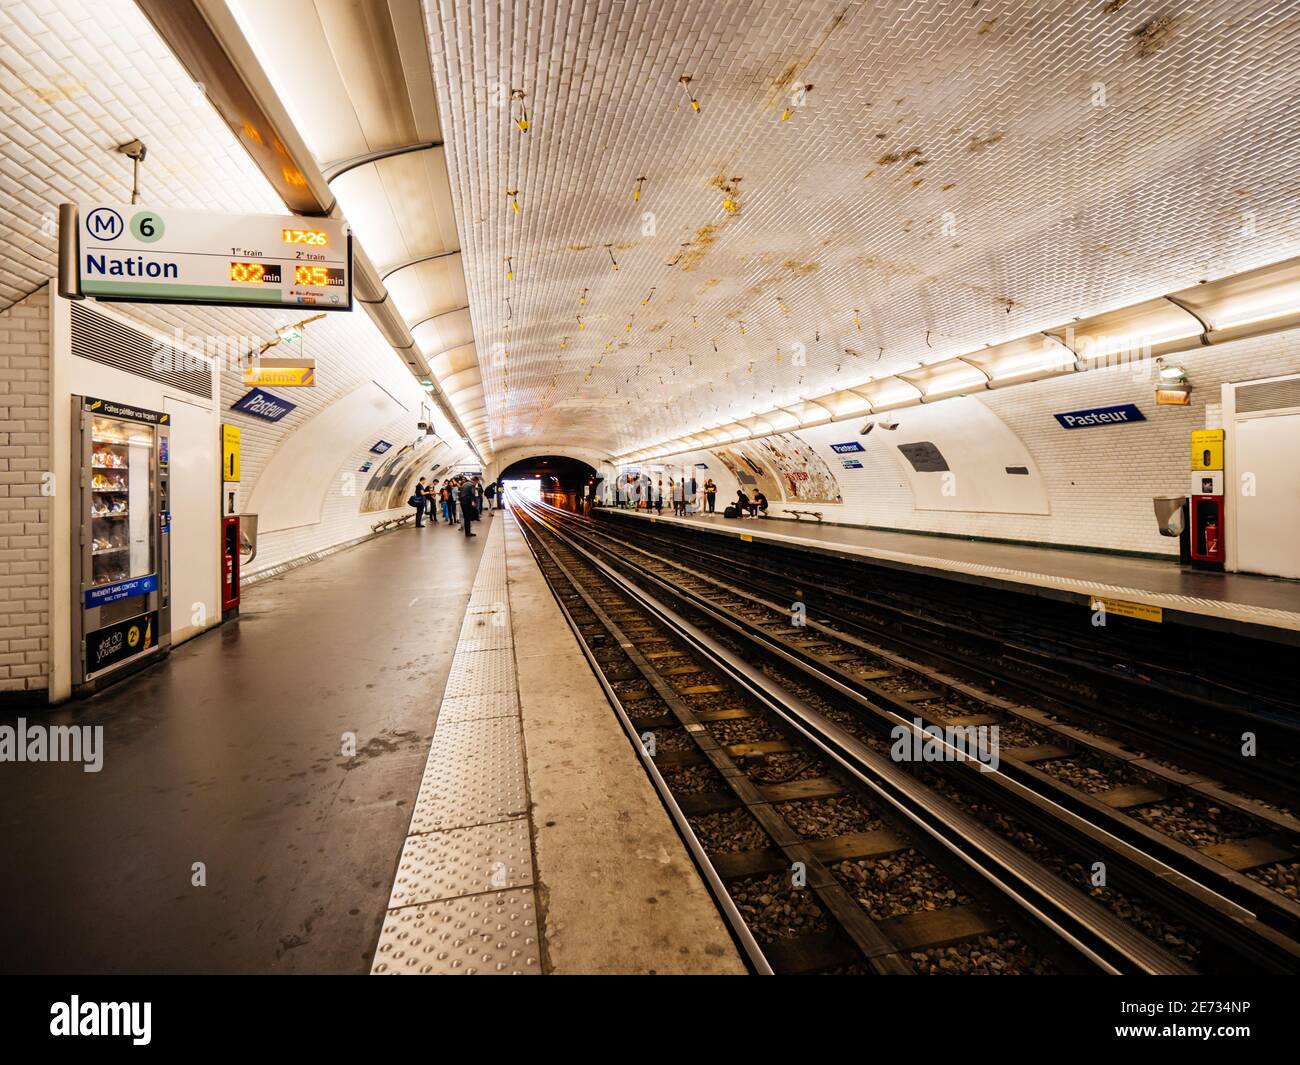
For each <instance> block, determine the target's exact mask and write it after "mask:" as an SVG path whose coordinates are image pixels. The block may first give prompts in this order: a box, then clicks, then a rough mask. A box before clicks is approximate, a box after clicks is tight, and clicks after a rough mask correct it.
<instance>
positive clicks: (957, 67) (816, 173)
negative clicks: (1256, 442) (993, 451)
mask: <svg viewBox="0 0 1300 1065" xmlns="http://www.w3.org/2000/svg"><path fill="white" fill-rule="evenodd" d="M424 6H425V11H426V16H427V23H428V29H429V34H430V52H431V55H432V59H433V69H434V77H435V82H436V89H437V94H438V102H439V109H440V117H441V124H442V129H443V132H444V136H445V138H446V141H447V148H446V158H447V164H448V168H449V171H450V175H451V182H452V190H453V196H454V201H455V205H456V208H457V214H458V217H459V222H460V228H461V238H462V243H463V252H464V259H465V273H466V280H467V285H468V290H469V303H470V307H471V311H472V316H473V324H474V330H475V334H476V338H477V342H478V350H479V352H480V353H482V354H483V357H482V358H481V360H480V361H481V363H482V367H483V380H484V387H485V393H486V399H487V404H488V411H489V416H490V421H491V430H492V437H493V443H494V446H495V448H496V449H497V450H498V451H499V450H502V449H504V448H507V447H510V446H513V445H515V444H524V443H528V442H530V441H536V440H545V441H548V442H553V443H557V444H563V443H568V444H572V445H583V446H592V447H603V448H608V449H610V450H612V451H615V452H625V451H628V450H632V449H634V448H636V447H639V446H642V445H648V444H652V443H655V442H657V441H660V440H663V439H665V438H668V437H674V436H679V435H682V434H684V433H690V432H694V431H697V430H700V429H703V428H706V427H708V426H712V425H717V424H720V423H723V422H728V421H732V420H734V419H736V418H743V417H745V416H746V415H748V414H750V413H754V412H758V411H764V410H769V409H771V408H773V407H775V406H778V405H792V404H795V403H797V402H798V401H799V400H800V399H802V398H807V397H811V396H815V395H819V394H824V393H826V392H829V391H832V390H834V389H836V388H842V387H847V386H850V385H856V384H860V383H862V382H864V381H866V380H867V379H869V378H873V377H878V376H882V375H884V374H888V373H892V372H895V371H899V370H905V369H907V368H910V367H913V366H916V365H917V364H919V363H928V362H931V361H936V360H939V359H941V358H945V357H948V356H951V355H955V354H960V353H963V352H967V351H970V350H972V349H973V348H976V347H979V346H980V345H983V344H985V343H989V342H993V341H998V340H1002V339H1006V338H1011V337H1016V336H1022V335H1025V334H1027V333H1030V332H1032V331H1034V330H1036V329H1040V328H1045V327H1049V326H1055V325H1059V324H1061V323H1062V322H1065V321H1068V320H1069V319H1070V318H1071V317H1073V316H1084V315H1088V314H1092V313H1095V312H1098V311H1102V310H1105V309H1108V308H1111V307H1117V306H1121V305H1125V304H1129V303H1134V302H1137V301H1139V300H1141V299H1144V298H1146V297H1148V296H1151V295H1155V294H1159V293H1163V292H1167V291H1172V290H1175V289H1177V288H1181V287H1184V286H1186V285H1189V284H1194V283H1195V282H1196V281H1198V280H1200V279H1202V278H1208V277H1218V276H1222V275H1225V274H1228V273H1234V272H1237V271H1240V270H1245V269H1249V268H1251V267H1254V266H1257V265H1260V264H1262V263H1266V262H1272V261H1275V260H1279V259H1283V258H1286V257H1289V256H1293V255H1296V254H1297V253H1300V212H1297V211H1296V203H1297V194H1298V193H1300V166H1298V165H1297V164H1300V64H1297V63H1296V62H1295V61H1294V56H1295V55H1296V53H1297V49H1298V48H1300V2H1297V0H1271V2H1261V0H1201V2H1199V3H1196V4H1170V3H1168V2H1167V0H1159V2H1157V0H1110V2H1103V0H1088V2H1084V3H1080V2H1063V0H1057V2H1051V0H1046V2H1044V0H974V2H970V0H962V2H954V3H941V2H935V0H915V2H912V3H898V2H888V3H886V2H863V3H846V2H844V0H836V2H829V0H802V2H800V3H795V4H792V3H789V2H788V0H737V2H732V3H702V2H700V0H641V2H634V0H629V2H626V3H619V2H613V0H598V2H585V3H584V2H578V0H575V2H571V3H570V2H563V0H537V2H530V3H522V2H520V3H514V4H501V3H495V2H486V0H424ZM683 75H687V76H689V77H690V78H691V81H690V83H689V87H688V88H689V92H690V93H691V94H693V95H694V97H695V98H696V99H697V100H698V101H699V105H700V109H699V111H698V112H696V111H695V110H694V109H693V108H692V106H691V103H690V97H689V96H688V89H687V88H686V87H683V85H682V84H681V83H680V81H679V79H680V78H681V77H682V76H683ZM800 85H811V86H812V89H811V91H809V92H808V93H807V95H806V98H805V99H804V101H803V103H802V106H795V107H793V108H792V110H793V114H792V115H791V116H790V118H789V119H788V121H782V112H783V110H785V108H786V107H787V106H788V105H789V103H790V101H791V93H792V91H793V90H795V89H796V88H797V87H798V86H800ZM512 89H522V90H523V91H524V93H525V94H526V95H525V104H526V106H527V108H528V117H529V119H530V120H531V128H530V129H529V130H528V131H527V132H523V131H521V130H520V129H519V128H518V127H517V125H516V124H515V123H514V122H513V121H512V118H514V117H517V116H518V105H517V104H514V105H513V106H512V105H511V103H510V94H511V90H512ZM641 177H644V178H645V181H644V183H643V185H642V194H641V197H640V200H639V201H635V200H634V199H633V192H634V189H635V188H636V187H637V182H638V178H641ZM736 178H739V179H740V180H739V182H738V183H736V182H735V179H736ZM724 187H726V188H732V189H734V190H735V192H734V193H733V200H734V201H736V202H738V204H739V210H738V211H736V212H735V213H731V212H728V211H726V210H724V208H723V201H724V199H725V198H726V196H727V193H726V192H724ZM514 191H517V193H518V203H519V207H520V211H519V213H516V212H515V211H514V210H512V207H511V202H510V196H509V195H508V194H509V193H511V192H514ZM643 212H653V216H654V218H653V222H654V226H653V231H647V229H646V228H645V227H644V216H643ZM607 246H608V247H607ZM611 252H612V253H613V256H614V257H615V258H616V259H617V261H618V269H617V270H615V269H614V267H613V264H612V263H611V261H610V253H611ZM507 257H508V258H509V267H512V268H513V274H514V279H513V281H510V280H507V269H508V264H507ZM584 291H585V293H586V301H585V305H583V304H581V303H580V301H581V299H582V296H583V293H584ZM647 299H648V302H646V301H647ZM579 315H581V316H582V318H583V320H584V322H585V325H586V328H585V329H582V328H579V324H578V316H579ZM742 324H743V332H742ZM629 325H630V327H631V328H630V329H629V328H628V327H629ZM795 344H802V345H804V347H805V349H806V365H799V360H798V359H797V358H796V357H795V351H796V349H795V348H794V347H793V345H795Z"/></svg>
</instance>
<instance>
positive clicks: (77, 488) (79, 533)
mask: <svg viewBox="0 0 1300 1065" xmlns="http://www.w3.org/2000/svg"><path fill="white" fill-rule="evenodd" d="M72 403H73V409H72V437H73V438H72V476H73V489H74V490H73V492H72V590H73V595H74V597H75V598H74V602H73V604H72V658H73V665H72V673H73V677H72V680H73V685H74V686H82V687H84V686H85V685H88V684H91V683H92V682H94V681H97V680H99V679H100V678H102V677H104V676H105V675H107V674H111V673H116V672H119V671H125V670H128V669H134V668H137V667H138V666H141V665H144V664H145V663H146V662H149V661H153V660H155V659H157V658H158V657H160V656H161V655H163V654H165V653H166V652H167V651H168V650H169V649H170V646H171V603H170V585H171V564H170V563H171V556H170V538H171V510H170V505H171V504H170V494H169V491H168V488H169V485H168V472H169V459H170V456H169V454H168V442H169V433H170V426H169V424H168V423H169V420H170V416H169V415H167V414H161V413H159V412H158V411H152V410H144V409H142V408H140V407H132V406H129V405H127V404H125V403H114V402H112V401H110V400H105V399H96V398H94V397H92V396H73V397H72Z"/></svg>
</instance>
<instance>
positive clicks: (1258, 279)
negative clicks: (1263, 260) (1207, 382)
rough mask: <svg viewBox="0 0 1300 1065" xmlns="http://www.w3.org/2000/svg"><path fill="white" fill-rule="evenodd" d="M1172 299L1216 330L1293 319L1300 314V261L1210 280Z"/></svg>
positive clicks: (1274, 264)
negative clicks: (1272, 320)
mask: <svg viewBox="0 0 1300 1065" xmlns="http://www.w3.org/2000/svg"><path fill="white" fill-rule="evenodd" d="M1170 298H1171V299H1173V300H1174V301H1176V302H1178V303H1180V304H1183V305H1184V306H1186V307H1187V308H1188V309H1189V310H1190V311H1192V312H1193V313H1194V314H1196V315H1198V316H1199V317H1201V318H1202V319H1204V320H1205V321H1206V323H1207V324H1208V325H1209V326H1210V329H1211V330H1212V331H1213V330H1224V329H1235V328H1237V327H1240V326H1247V325H1257V324H1259V323H1262V322H1267V321H1269V320H1271V319H1276V318H1289V317H1292V316H1294V315H1296V314H1297V313H1300V260H1298V259H1290V260H1288V261H1287V262H1283V263H1273V264H1272V265H1270V266H1264V267H1261V268H1260V269H1258V270H1250V271H1247V272H1246V273H1244V274H1236V275H1234V276H1232V277H1225V278H1222V279H1221V280H1219V281H1209V282H1206V283H1205V284H1204V285H1197V286H1196V287H1195V288H1187V289H1183V290H1182V291H1181V292H1175V293H1173V295H1172V296H1171V297H1170Z"/></svg>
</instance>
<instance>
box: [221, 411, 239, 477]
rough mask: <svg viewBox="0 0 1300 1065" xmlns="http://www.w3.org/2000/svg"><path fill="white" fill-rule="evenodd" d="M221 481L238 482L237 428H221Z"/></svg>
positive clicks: (225, 426) (228, 426)
mask: <svg viewBox="0 0 1300 1065" xmlns="http://www.w3.org/2000/svg"><path fill="white" fill-rule="evenodd" d="M221 479H222V480H223V481H238V480H239V426H237V425H222V427H221Z"/></svg>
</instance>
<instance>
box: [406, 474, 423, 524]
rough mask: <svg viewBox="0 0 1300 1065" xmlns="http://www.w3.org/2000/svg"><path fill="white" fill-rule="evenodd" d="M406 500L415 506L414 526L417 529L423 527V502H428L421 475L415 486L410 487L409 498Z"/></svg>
mask: <svg viewBox="0 0 1300 1065" xmlns="http://www.w3.org/2000/svg"><path fill="white" fill-rule="evenodd" d="M406 502H407V503H409V504H410V505H411V506H413V507H414V508H415V527H416V528H417V529H423V528H424V507H425V504H426V503H428V499H427V497H426V496H425V491H424V478H423V477H421V478H420V480H419V481H418V482H416V485H415V488H414V489H412V491H411V498H410V499H408V500H407V501H406Z"/></svg>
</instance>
